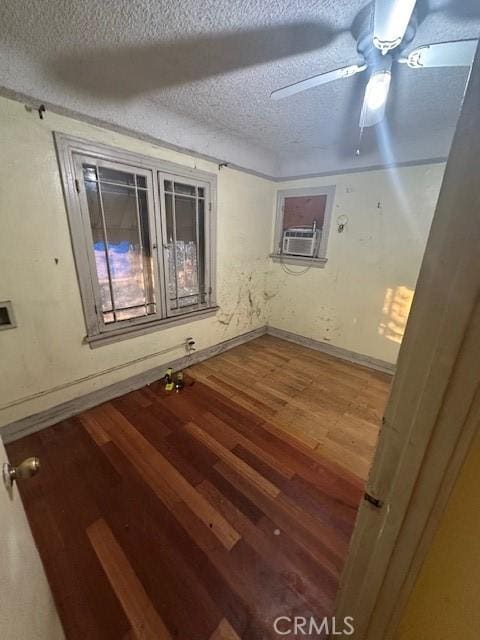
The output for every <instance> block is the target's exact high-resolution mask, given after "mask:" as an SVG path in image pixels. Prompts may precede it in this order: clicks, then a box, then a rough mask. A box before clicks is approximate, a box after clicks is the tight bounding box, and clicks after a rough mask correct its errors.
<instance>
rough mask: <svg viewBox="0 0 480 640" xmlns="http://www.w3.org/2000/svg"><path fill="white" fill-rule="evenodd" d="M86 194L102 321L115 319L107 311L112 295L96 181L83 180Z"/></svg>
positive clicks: (111, 306) (110, 306)
mask: <svg viewBox="0 0 480 640" xmlns="http://www.w3.org/2000/svg"><path fill="white" fill-rule="evenodd" d="M85 190H86V194H87V202H88V212H89V214H90V226H91V228H92V236H93V250H94V254H95V264H96V267H97V278H98V284H99V287H100V298H101V301H102V311H103V314H104V318H103V319H104V322H106V323H108V322H113V321H114V320H115V318H114V316H113V313H108V312H109V311H111V310H112V309H113V305H112V296H111V292H110V284H109V282H110V280H109V275H108V263H107V254H106V251H105V236H104V233H103V222H102V210H101V207H100V199H99V195H98V185H97V183H96V182H85Z"/></svg>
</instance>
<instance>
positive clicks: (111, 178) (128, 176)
mask: <svg viewBox="0 0 480 640" xmlns="http://www.w3.org/2000/svg"><path fill="white" fill-rule="evenodd" d="M98 172H99V176H100V180H102V182H103V181H105V182H116V183H118V184H124V185H129V186H132V187H133V186H135V175H134V174H132V173H127V172H126V171H117V170H116V169H105V167H99V170H98Z"/></svg>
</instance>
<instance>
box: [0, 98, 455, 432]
mask: <svg viewBox="0 0 480 640" xmlns="http://www.w3.org/2000/svg"><path fill="white" fill-rule="evenodd" d="M53 131H61V132H65V133H67V134H70V135H76V136H80V137H83V138H85V139H90V140H92V141H97V142H102V143H106V144H110V145H113V146H118V147H120V148H123V149H127V150H130V151H137V152H140V153H143V154H147V155H151V156H152V157H158V158H164V159H167V160H172V161H174V162H178V163H181V164H184V165H185V166H189V167H192V166H196V167H198V168H199V169H204V170H207V171H211V172H215V173H217V175H218V220H217V229H218V244H217V263H218V269H217V282H218V303H219V306H220V307H221V308H220V311H219V312H218V314H217V315H216V317H210V318H206V319H203V320H198V321H196V322H193V323H191V324H188V325H182V326H178V327H172V328H169V329H163V330H159V331H157V332H154V333H151V334H148V335H144V336H139V337H135V338H131V339H128V340H125V341H122V342H118V343H115V344H113V345H108V346H102V347H99V348H97V349H93V350H92V349H90V348H89V347H88V346H87V345H85V344H83V343H82V341H83V338H84V336H85V326H84V320H83V313H82V307H81V301H80V295H79V289H78V283H77V278H76V273H75V264H74V260H73V255H72V248H71V242H70V236H69V229H68V223H67V216H66V211H65V204H64V199H63V194H62V188H61V182H60V176H59V171H58V163H57V159H56V155H55V148H54V144H53V136H52V132H53ZM0 145H1V154H2V162H1V164H0V300H10V299H11V300H12V301H13V305H14V310H15V314H16V319H17V323H18V328H16V329H13V330H7V331H2V332H0V380H1V384H0V427H1V426H2V425H5V424H8V423H10V422H12V421H15V420H18V419H20V418H22V417H25V416H27V415H32V414H35V413H37V412H39V411H42V410H44V409H47V408H49V407H52V406H55V405H58V404H60V403H62V402H65V401H67V400H70V399H72V398H76V397H78V396H81V395H84V394H86V393H88V392H90V391H93V390H95V389H98V388H101V387H104V386H107V385H110V384H113V383H114V382H117V381H119V380H123V379H126V378H129V377H131V376H133V375H135V374H138V373H141V372H142V371H144V370H147V369H151V368H154V367H157V366H160V365H161V364H162V363H164V362H167V361H169V360H171V359H173V358H177V357H180V356H181V355H184V352H183V350H182V349H181V348H177V350H176V351H172V352H170V353H168V354H165V355H162V356H156V357H154V358H150V359H148V360H146V361H144V362H142V363H137V364H134V365H131V366H127V367H124V368H121V369H119V370H114V371H111V372H109V373H108V374H105V375H100V376H98V375H96V374H98V373H99V372H102V371H104V370H106V369H111V368H115V367H119V366H123V365H125V363H129V362H131V361H132V360H135V359H137V358H141V357H143V356H145V355H147V354H151V353H154V352H157V351H160V350H162V349H165V348H168V347H171V346H173V345H178V344H179V343H181V342H182V341H183V340H184V339H185V338H186V337H187V336H189V335H192V336H193V337H194V338H195V340H196V341H197V347H198V349H204V348H206V347H209V346H212V345H215V344H217V343H219V342H221V341H223V340H227V339H229V338H231V337H234V336H236V335H239V334H242V333H245V332H247V331H250V330H252V329H255V328H257V327H260V326H263V325H265V324H266V323H267V322H268V323H269V324H271V325H273V326H274V327H278V328H281V329H286V330H288V331H291V332H294V333H297V334H300V335H303V336H306V337H309V338H314V339H316V340H320V341H325V342H328V343H330V344H333V345H336V346H339V347H342V348H344V349H348V350H350V351H354V352H356V353H360V354H363V355H367V356H370V357H373V358H378V359H381V360H385V361H388V362H395V360H396V357H397V352H398V348H399V342H400V339H401V334H402V331H403V324H404V321H405V316H404V315H402V314H404V312H405V309H406V308H407V307H408V303H409V299H410V297H411V292H412V291H413V289H414V287H415V282H416V278H417V275H418V270H419V266H420V262H421V258H422V255H423V251H424V247H425V242H426V237H427V234H428V230H429V228H430V222H431V219H432V215H433V211H434V208H435V203H436V200H437V196H438V191H439V186H440V182H441V178H442V174H443V165H425V166H417V167H410V168H402V169H399V170H396V171H371V172H362V173H354V174H348V175H339V176H331V177H327V178H321V179H320V178H317V179H308V180H297V181H294V182H292V181H291V182H284V183H276V184H275V183H272V182H270V181H267V180H263V179H260V178H257V177H255V176H251V175H249V174H246V173H241V172H238V171H234V170H232V169H229V168H223V169H221V170H218V167H217V166H216V165H214V164H212V163H210V162H207V161H205V160H198V159H195V158H193V157H190V156H188V155H184V154H180V153H178V152H175V151H172V150H167V149H163V148H161V147H158V146H155V145H153V144H150V143H147V142H144V141H141V140H136V139H134V138H131V137H127V136H125V135H121V134H116V133H113V132H111V131H107V130H103V129H101V128H98V127H95V126H93V125H90V124H86V123H82V122H78V121H75V120H72V119H70V118H66V117H63V116H60V115H56V114H52V113H49V112H47V113H46V115H45V119H44V120H40V119H39V117H38V114H37V113H36V112H35V111H33V112H28V111H27V110H26V109H25V107H24V106H23V105H22V104H20V103H18V102H14V101H10V100H6V99H3V98H0ZM317 185H335V186H336V195H335V203H334V208H333V216H332V226H331V229H330V239H329V246H328V263H327V265H326V267H325V269H311V270H310V271H308V273H305V274H304V275H301V276H298V277H294V276H292V275H287V274H286V273H285V272H284V271H283V270H282V266H281V265H278V264H272V263H271V261H270V260H269V259H268V257H267V256H268V254H269V253H270V251H271V250H272V245H273V218H274V209H275V198H276V191H277V189H290V188H297V187H312V186H317ZM342 214H345V215H347V216H348V218H349V222H348V224H347V226H346V228H345V231H344V232H343V233H342V234H339V233H338V232H337V231H336V224H335V221H336V219H337V217H338V216H339V215H342ZM290 269H291V270H293V271H301V270H302V269H301V268H299V267H292V266H291V267H290ZM92 375H95V377H93V378H91V376H92ZM80 379H81V380H80ZM79 380H80V381H79ZM76 381H78V382H76ZM69 383H74V384H71V385H70V386H67V387H66V388H63V389H62V390H58V391H53V392H52V391H51V389H52V388H54V387H57V386H64V385H65V384H69ZM32 395H36V396H37V397H35V398H34V399H31V400H25V401H23V400H22V399H24V398H28V397H30V396H32Z"/></svg>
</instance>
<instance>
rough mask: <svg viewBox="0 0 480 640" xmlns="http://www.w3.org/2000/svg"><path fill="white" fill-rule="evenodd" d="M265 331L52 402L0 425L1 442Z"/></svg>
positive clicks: (47, 424) (104, 400)
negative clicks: (36, 411) (46, 406)
mask: <svg viewBox="0 0 480 640" xmlns="http://www.w3.org/2000/svg"><path fill="white" fill-rule="evenodd" d="M265 333H267V327H266V326H263V327H259V328H258V329H254V330H253V331H248V332H247V333H242V334H241V335H239V336H235V338H230V339H229V340H225V341H223V342H220V343H219V344H216V345H213V346H211V347H207V348H206V349H201V350H200V351H196V352H195V353H193V354H191V355H189V356H183V357H182V358H177V359H175V360H171V361H170V362H165V363H164V364H162V365H161V366H159V367H155V368H153V369H148V370H147V371H144V372H143V373H140V374H138V375H135V376H132V377H130V378H127V379H126V380H121V381H120V382H116V383H114V384H111V385H109V386H108V387H104V388H103V389H97V390H96V391H92V392H91V393H87V394H85V395H82V396H79V397H77V398H73V399H72V400H68V401H67V402H63V403H62V404H59V405H56V406H55V407H50V408H48V409H45V410H44V411H40V412H39V413H36V414H33V415H31V416H27V417H26V418H21V419H20V420H16V421H15V422H11V423H10V424H8V425H6V426H4V427H0V436H1V438H2V440H3V442H4V443H5V444H8V443H9V442H13V441H14V440H19V439H20V438H23V437H24V436H27V435H30V434H32V433H35V432H36V431H40V430H41V429H45V428H46V427H50V426H51V425H52V424H56V423H57V422H61V421H62V420H66V419H67V418H71V417H72V416H75V415H77V414H79V413H82V411H85V410H87V409H90V408H91V407H95V406H97V405H99V404H102V403H103V402H108V401H109V400H113V398H118V397H119V396H122V395H124V394H125V393H129V392H130V391H135V390H136V389H140V388H141V387H144V386H145V385H147V384H151V383H152V382H155V380H159V379H160V378H162V377H163V376H164V375H165V371H166V369H168V368H169V367H171V368H172V369H173V370H174V371H180V370H181V369H185V368H187V367H189V366H191V365H193V364H197V363H199V362H202V361H203V360H207V359H208V358H212V357H213V356H216V355H218V354H219V353H223V352H224V351H228V350H229V349H233V347H237V346H238V345H241V344H244V343H245V342H250V340H254V339H255V338H258V337H259V336H262V335H264V334H265Z"/></svg>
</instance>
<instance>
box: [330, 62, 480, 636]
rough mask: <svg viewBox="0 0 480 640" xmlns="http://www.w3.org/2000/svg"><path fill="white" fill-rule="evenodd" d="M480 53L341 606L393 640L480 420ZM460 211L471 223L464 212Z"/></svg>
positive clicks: (369, 630) (367, 628) (365, 632)
mask: <svg viewBox="0 0 480 640" xmlns="http://www.w3.org/2000/svg"><path fill="white" fill-rule="evenodd" d="M479 102H480V50H479V51H477V55H476V58H475V62H474V64H473V68H472V73H471V77H470V81H469V85H468V88H467V93H466V97H465V101H464V105H463V109H462V113H461V115H460V119H459V123H458V127H457V130H456V133H455V137H454V141H453V145H452V149H451V153H450V157H449V160H448V163H447V168H446V172H445V176H444V180H443V184H442V188H441V191H440V196H439V200H438V203H437V207H436V211H435V215H434V218H433V223H432V228H431V232H430V236H429V239H428V243H427V248H426V252H425V256H424V259H423V263H422V267H421V271H420V275H419V279H418V283H417V289H416V293H415V297H414V301H413V305H412V310H411V313H410V318H409V321H408V324H407V329H406V333H405V338H404V341H403V344H402V347H401V350H400V357H399V361H398V365H397V373H396V376H395V379H394V383H393V388H392V392H391V395H390V399H389V402H388V404H387V408H386V411H385V424H384V426H383V428H382V430H381V433H380V440H379V446H378V448H377V452H376V457H375V461H374V465H373V467H372V471H371V474H370V478H369V481H368V483H367V490H368V491H369V493H371V494H373V495H374V496H375V497H378V498H379V499H381V500H382V501H383V503H384V504H383V507H382V508H381V509H377V508H375V507H373V506H372V505H369V504H368V503H366V502H364V503H363V504H362V506H361V508H360V511H359V516H358V519H357V524H356V527H355V531H354V535H353V538H352V542H351V546H350V552H349V557H348V560H347V565H346V568H345V571H344V574H343V577H342V583H341V589H340V592H339V596H338V600H337V612H336V615H337V616H338V617H342V616H344V615H351V616H353V617H354V619H355V637H356V638H358V639H359V640H361V639H367V640H377V639H383V638H393V637H394V636H395V631H396V624H397V623H398V621H399V619H400V616H401V612H402V608H403V606H404V604H405V603H406V601H407V599H408V596H409V594H410V592H411V589H412V586H413V584H414V581H415V578H416V575H417V573H418V570H419V568H420V566H421V564H422V562H423V559H424V558H425V554H426V551H427V548H428V544H429V542H430V541H431V539H432V536H433V533H434V531H435V529H436V526H437V524H438V521H439V516H440V515H441V513H442V511H443V508H444V507H445V504H446V501H447V499H448V495H449V493H450V491H451V489H452V487H453V485H454V482H455V479H456V477H457V474H458V471H459V469H460V467H461V465H462V463H463V460H464V458H465V454H466V452H467V451H468V448H469V446H470V443H471V440H472V437H473V434H474V432H475V430H476V429H477V428H478V427H477V426H476V425H477V424H478V422H479V420H480V408H479V404H480V400H479V394H480V366H479V364H478V363H479V362H480V358H479V353H478V352H479V344H480V308H479V306H478V295H479V293H478V292H479V290H480V253H479V252H478V246H479V244H480V218H479V217H478V209H479V206H480V183H479V181H478V176H477V172H476V166H477V164H478V162H477V160H478V156H479V154H480V114H479V112H478V103H479ZM459 212H460V213H459Z"/></svg>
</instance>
